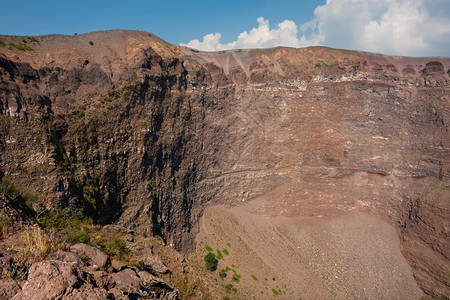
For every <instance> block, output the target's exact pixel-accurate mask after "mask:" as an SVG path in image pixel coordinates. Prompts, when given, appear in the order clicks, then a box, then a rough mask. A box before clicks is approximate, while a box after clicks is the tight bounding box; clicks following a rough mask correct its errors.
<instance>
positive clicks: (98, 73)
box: [0, 31, 450, 294]
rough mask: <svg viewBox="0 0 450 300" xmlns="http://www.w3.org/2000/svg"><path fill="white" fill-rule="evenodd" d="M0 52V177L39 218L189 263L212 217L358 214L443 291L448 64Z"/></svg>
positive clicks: (145, 47) (96, 38) (102, 41)
mask: <svg viewBox="0 0 450 300" xmlns="http://www.w3.org/2000/svg"><path fill="white" fill-rule="evenodd" d="M1 38H2V40H3V41H4V44H5V45H4V46H1V47H0V111H1V112H2V114H1V116H0V126H1V130H0V151H1V152H0V175H2V176H9V177H10V178H12V179H13V180H14V181H15V182H17V184H18V185H19V186H21V187H23V189H31V190H34V191H35V192H38V193H40V195H41V201H39V203H33V205H34V208H35V210H37V211H39V210H42V209H43V207H42V205H44V206H46V207H47V208H52V207H54V206H55V205H59V206H62V207H70V208H81V209H83V210H84V212H85V213H87V214H91V215H92V216H93V217H94V218H97V219H98V221H99V222H101V223H111V222H120V223H122V224H124V225H126V226H128V227H130V228H131V229H134V230H135V231H136V232H137V233H141V234H157V235H160V236H162V237H163V238H164V239H165V240H166V241H167V243H169V244H171V245H173V246H174V247H176V248H177V249H180V250H182V251H183V252H185V253H187V252H189V251H191V250H192V249H193V247H194V245H195V244H194V238H195V235H196V233H197V232H198V228H199V224H198V222H199V219H200V217H201V215H202V211H203V209H204V208H205V207H206V206H209V205H211V204H229V205H239V204H240V203H243V202H244V203H247V202H250V203H251V201H252V200H259V201H254V203H258V205H255V206H254V208H253V211H254V212H255V213H257V214H260V215H266V216H323V215H325V216H332V215H338V214H340V213H342V212H345V211H348V210H359V211H364V212H369V213H371V214H373V215H375V216H377V217H379V218H381V219H383V220H385V221H387V222H389V223H390V224H392V225H394V226H396V227H397V228H398V229H399V232H400V236H401V237H402V247H403V248H402V249H403V253H404V255H405V256H406V258H407V259H408V262H409V263H410V265H411V266H412V267H413V268H415V276H416V280H418V281H419V283H420V284H421V287H422V288H423V289H425V290H426V291H427V292H430V293H433V292H434V293H436V294H442V293H444V292H445V290H446V289H448V286H449V281H448V280H449V279H448V276H446V273H445V272H446V271H447V272H448V269H447V270H446V269H445V268H444V267H442V266H445V265H448V261H449V254H450V253H449V252H448V249H450V247H449V246H450V245H449V244H448V217H449V213H448V207H449V206H448V199H449V198H450V195H449V189H448V182H449V177H450V162H449V159H448V157H450V151H449V149H450V133H449V122H450V96H449V81H450V77H449V67H450V59H449V58H407V57H389V56H385V55H380V54H372V53H363V52H357V51H347V50H335V49H328V48H323V47H312V48H305V49H292V48H275V49H264V50H237V51H224V52H217V53H208V52H198V51H194V50H192V49H188V48H179V47H177V46H174V45H170V44H168V43H166V42H164V41H162V40H160V39H159V38H157V37H155V36H153V35H151V34H148V33H146V32H136V31H108V32H95V33H89V34H83V35H77V36H57V35H51V36H42V37H37V40H38V42H35V41H33V40H32V39H30V38H26V37H25V38H23V37H10V36H3V37H1ZM23 39H24V40H25V41H27V43H26V45H28V47H30V48H32V50H20V49H18V48H17V47H15V46H14V45H16V46H17V45H18V44H19V43H24V41H22V40H23ZM19 48H20V47H19ZM261 202H262V203H263V205H261ZM42 203H43V204H42ZM424 253H426V255H423V254H424ZM439 286H440V287H439ZM445 286H446V287H447V288H446V287H445Z"/></svg>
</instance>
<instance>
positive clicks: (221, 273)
mask: <svg viewBox="0 0 450 300" xmlns="http://www.w3.org/2000/svg"><path fill="white" fill-rule="evenodd" d="M219 277H220V279H224V278H225V277H227V272H225V270H220V272H219Z"/></svg>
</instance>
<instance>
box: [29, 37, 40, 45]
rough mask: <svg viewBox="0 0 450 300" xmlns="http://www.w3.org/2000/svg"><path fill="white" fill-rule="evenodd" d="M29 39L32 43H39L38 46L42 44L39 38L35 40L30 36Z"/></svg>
mask: <svg viewBox="0 0 450 300" xmlns="http://www.w3.org/2000/svg"><path fill="white" fill-rule="evenodd" d="M28 39H30V42H32V43H37V44H38V45H40V44H41V42H39V40H38V39H37V38H35V37H34V36H29V37H28Z"/></svg>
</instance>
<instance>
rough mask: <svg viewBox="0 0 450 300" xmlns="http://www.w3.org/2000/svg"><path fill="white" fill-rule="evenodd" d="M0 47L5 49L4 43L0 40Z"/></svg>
mask: <svg viewBox="0 0 450 300" xmlns="http://www.w3.org/2000/svg"><path fill="white" fill-rule="evenodd" d="M0 46H2V47H5V46H6V45H5V42H4V41H3V40H2V39H0Z"/></svg>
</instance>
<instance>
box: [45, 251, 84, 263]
mask: <svg viewBox="0 0 450 300" xmlns="http://www.w3.org/2000/svg"><path fill="white" fill-rule="evenodd" d="M47 259H48V260H59V261H64V262H71V263H74V264H77V265H79V266H84V262H83V260H82V259H81V257H80V256H79V255H78V254H76V253H73V252H67V251H62V250H58V251H56V252H53V253H50V254H49V255H48V257H47Z"/></svg>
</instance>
